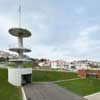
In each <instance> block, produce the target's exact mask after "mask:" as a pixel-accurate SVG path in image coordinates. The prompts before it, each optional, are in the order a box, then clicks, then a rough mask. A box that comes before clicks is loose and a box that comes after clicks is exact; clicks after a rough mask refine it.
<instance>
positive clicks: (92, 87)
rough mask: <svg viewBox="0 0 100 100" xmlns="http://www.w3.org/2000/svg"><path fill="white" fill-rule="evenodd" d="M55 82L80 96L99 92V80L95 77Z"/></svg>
mask: <svg viewBox="0 0 100 100" xmlns="http://www.w3.org/2000/svg"><path fill="white" fill-rule="evenodd" d="M57 84H58V85H60V86H63V87H64V88H66V89H68V90H70V91H72V92H74V93H76V94H79V95H81V96H86V95H89V94H92V93H96V92H100V80H98V79H95V78H86V79H79V80H72V81H65V82H59V83H57Z"/></svg>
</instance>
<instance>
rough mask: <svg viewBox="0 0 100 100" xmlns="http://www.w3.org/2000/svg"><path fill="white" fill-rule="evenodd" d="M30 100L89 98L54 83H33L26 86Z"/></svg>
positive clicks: (80, 99)
mask: <svg viewBox="0 0 100 100" xmlns="http://www.w3.org/2000/svg"><path fill="white" fill-rule="evenodd" d="M24 91H25V94H26V97H27V98H28V100H87V99H85V98H82V97H80V96H78V95H76V94H74V93H72V92H69V91H68V90H65V89H64V88H62V87H60V86H58V85H56V84H53V83H33V84H29V85H26V86H24Z"/></svg>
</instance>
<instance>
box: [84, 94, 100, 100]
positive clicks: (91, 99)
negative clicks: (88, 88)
mask: <svg viewBox="0 0 100 100" xmlns="http://www.w3.org/2000/svg"><path fill="white" fill-rule="evenodd" d="M84 98H86V99H88V100H100V92H98V93H94V94H91V95H88V96H85V97H84Z"/></svg>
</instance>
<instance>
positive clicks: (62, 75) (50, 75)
mask: <svg viewBox="0 0 100 100" xmlns="http://www.w3.org/2000/svg"><path fill="white" fill-rule="evenodd" d="M73 78H77V74H76V73H73V72H57V71H36V70H34V71H33V74H32V80H33V82H43V81H57V80H66V79H73Z"/></svg>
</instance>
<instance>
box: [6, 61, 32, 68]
mask: <svg viewBox="0 0 100 100" xmlns="http://www.w3.org/2000/svg"><path fill="white" fill-rule="evenodd" d="M32 64H33V63H32V62H31V61H30V62H25V63H23V66H24V67H25V68H30V67H31V68H32ZM6 66H9V67H17V65H16V63H7V64H6Z"/></svg>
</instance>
